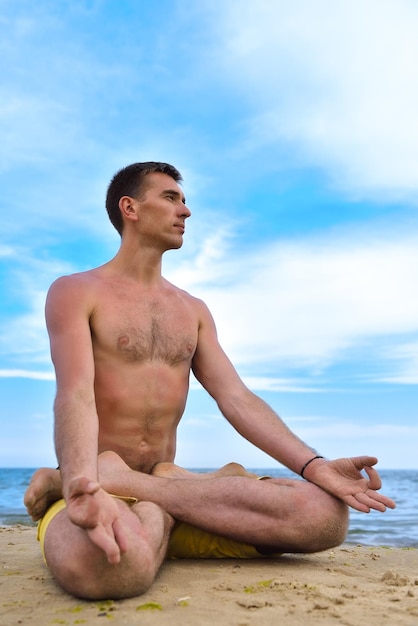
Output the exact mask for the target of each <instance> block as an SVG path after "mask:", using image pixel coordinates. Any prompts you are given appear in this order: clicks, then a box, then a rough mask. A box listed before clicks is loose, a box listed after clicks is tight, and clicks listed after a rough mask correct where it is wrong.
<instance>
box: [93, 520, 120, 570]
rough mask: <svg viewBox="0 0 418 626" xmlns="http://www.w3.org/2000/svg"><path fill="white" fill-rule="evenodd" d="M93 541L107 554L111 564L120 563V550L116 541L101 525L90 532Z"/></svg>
mask: <svg viewBox="0 0 418 626" xmlns="http://www.w3.org/2000/svg"><path fill="white" fill-rule="evenodd" d="M87 532H88V535H89V537H90V539H91V541H92V542H93V543H94V544H95V545H96V546H97V547H98V548H100V549H101V550H103V552H104V553H105V554H106V557H107V560H108V561H109V563H111V564H113V565H115V564H116V563H119V561H120V549H119V546H118V544H117V543H116V541H115V539H114V538H113V537H111V536H110V535H108V534H107V532H106V530H105V528H104V526H102V525H101V524H99V525H97V526H96V527H95V528H92V529H91V530H88V531H87Z"/></svg>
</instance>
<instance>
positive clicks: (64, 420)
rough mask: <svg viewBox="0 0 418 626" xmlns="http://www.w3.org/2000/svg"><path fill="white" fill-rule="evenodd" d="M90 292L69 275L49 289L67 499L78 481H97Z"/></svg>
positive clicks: (59, 442) (58, 426) (61, 461)
mask: <svg viewBox="0 0 418 626" xmlns="http://www.w3.org/2000/svg"><path fill="white" fill-rule="evenodd" d="M90 293H91V290H89V289H87V285H86V284H85V281H84V280H83V279H80V278H79V277H78V276H77V275H76V276H68V277H63V278H60V279H58V280H57V281H56V282H55V283H53V285H52V286H51V288H50V290H49V293H48V297H47V302H46V322H47V328H48V333H49V338H50V346H51V357H52V361H53V363H54V367H55V374H56V381H57V392H56V397H55V403H54V416H55V430H54V436H55V449H56V453H57V457H58V462H59V465H60V470H61V476H62V482H63V492H64V497H65V498H66V499H67V497H68V487H69V484H70V482H71V481H72V480H73V479H75V478H77V477H80V476H84V477H86V478H88V479H89V480H91V481H93V482H95V481H97V453H98V431H99V426H98V417H97V412H96V405H95V397H94V359H93V348H92V339H91V331H90V321H89V320H90V316H91V313H92V303H91V295H90Z"/></svg>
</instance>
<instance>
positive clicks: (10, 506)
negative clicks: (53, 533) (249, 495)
mask: <svg viewBox="0 0 418 626" xmlns="http://www.w3.org/2000/svg"><path fill="white" fill-rule="evenodd" d="M194 471H198V472H204V471H210V470H209V469H208V470H203V469H199V470H194ZM251 471H253V472H255V473H257V474H260V475H265V474H267V475H269V476H272V477H291V476H294V475H293V474H291V473H290V472H288V471H287V470H285V469H277V468H275V469H270V470H269V469H252V470H251ZM33 472H34V470H33V469H28V468H24V469H17V468H6V469H0V525H2V526H10V525H13V524H24V525H32V524H33V522H31V520H30V518H29V517H28V515H27V513H26V510H25V507H24V504H23V494H24V493H25V490H26V487H27V486H28V484H29V481H30V478H31V476H32V474H33ZM380 475H381V477H382V482H383V487H382V493H384V494H385V495H387V496H389V497H390V498H392V499H393V500H395V502H396V505H397V506H396V509H395V510H389V509H388V510H387V511H386V513H379V512H378V511H371V512H370V513H368V514H365V513H360V512H358V511H354V510H353V509H351V510H350V529H349V533H348V536H347V542H348V543H354V544H360V545H366V546H382V545H383V546H389V547H415V548H418V470H381V471H380Z"/></svg>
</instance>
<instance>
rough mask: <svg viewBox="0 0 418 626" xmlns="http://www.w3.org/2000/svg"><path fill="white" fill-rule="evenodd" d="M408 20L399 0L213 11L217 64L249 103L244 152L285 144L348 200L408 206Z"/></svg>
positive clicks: (413, 18)
mask: <svg viewBox="0 0 418 626" xmlns="http://www.w3.org/2000/svg"><path fill="white" fill-rule="evenodd" d="M214 13H215V12H214ZM325 16H326V17H325ZM417 23H418V7H417V5H416V4H415V3H414V2H410V1H408V0H400V1H399V2H391V1H387V0H386V1H383V2H382V1H380V0H372V1H369V2H367V3H353V2H350V1H343V2H332V0H320V1H319V2H315V3H312V2H309V0H306V1H302V2H298V3H297V4H295V3H292V2H280V3H277V2H271V1H270V0H260V2H257V4H254V3H253V2H251V1H248V0H243V1H241V0H230V1H229V2H225V3H223V4H222V7H220V6H217V9H216V19H215V16H214V30H215V32H216V33H217V35H218V38H219V41H218V43H219V48H218V49H219V59H218V62H219V64H220V65H222V69H223V70H224V71H225V70H226V71H227V73H228V74H227V75H228V79H229V80H230V81H231V82H232V83H233V85H234V87H235V88H237V89H239V90H240V91H241V93H242V94H243V95H245V96H246V98H247V101H248V102H249V103H252V104H253V107H254V108H253V115H252V120H250V119H249V126H248V128H249V138H251V141H252V143H253V146H257V145H258V147H259V148H261V147H262V146H263V145H266V144H268V145H272V144H274V143H276V144H277V147H278V149H281V150H283V148H284V146H285V145H286V144H287V145H288V146H290V147H291V148H292V154H289V149H286V150H285V152H284V153H283V154H285V158H286V159H289V157H290V159H291V160H292V161H293V162H294V163H298V162H299V163H300V162H302V163H304V164H305V165H308V166H312V165H313V166H315V167H321V168H323V169H325V170H326V171H327V173H328V175H329V176H330V177H331V179H332V181H333V183H334V184H336V185H338V186H339V187H341V188H344V189H345V190H346V191H349V192H350V194H366V195H367V194H369V195H370V194H372V195H375V196H379V197H382V194H384V197H385V199H387V197H388V194H389V195H392V197H398V196H400V197H405V196H410V197H411V195H412V197H414V198H415V199H417V192H418V183H417V181H418V127H417V124H416V110H417V108H418V74H417V72H416V63H415V59H416V58H417V56H418V39H417V37H416V25H417ZM278 157H279V155H278ZM279 161H280V159H279Z"/></svg>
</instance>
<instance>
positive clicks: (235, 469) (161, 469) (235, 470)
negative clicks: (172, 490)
mask: <svg viewBox="0 0 418 626" xmlns="http://www.w3.org/2000/svg"><path fill="white" fill-rule="evenodd" d="M151 474H152V475H153V476H160V477H161V478H193V479H197V480H207V479H208V478H220V477H221V476H246V477H247V478H257V475H256V474H251V473H250V472H247V470H246V469H245V468H244V467H243V466H242V465H240V464H239V463H228V464H227V465H224V466H223V467H221V468H220V469H218V470H215V471H214V472H205V473H201V474H200V473H195V472H190V471H189V470H186V469H184V468H183V467H180V466H179V465H175V464H174V463H164V462H163V463H157V464H156V465H155V466H154V467H153V469H152V472H151Z"/></svg>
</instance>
